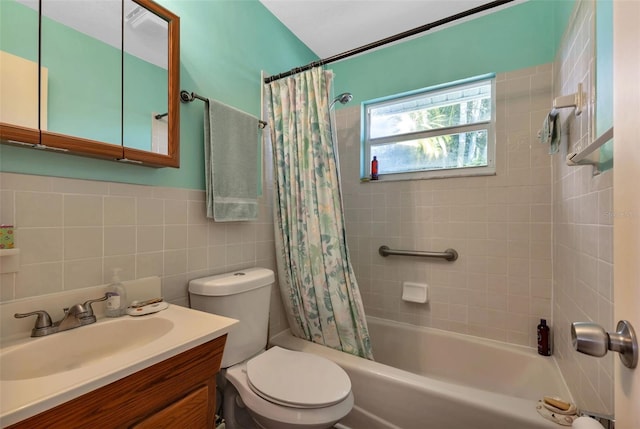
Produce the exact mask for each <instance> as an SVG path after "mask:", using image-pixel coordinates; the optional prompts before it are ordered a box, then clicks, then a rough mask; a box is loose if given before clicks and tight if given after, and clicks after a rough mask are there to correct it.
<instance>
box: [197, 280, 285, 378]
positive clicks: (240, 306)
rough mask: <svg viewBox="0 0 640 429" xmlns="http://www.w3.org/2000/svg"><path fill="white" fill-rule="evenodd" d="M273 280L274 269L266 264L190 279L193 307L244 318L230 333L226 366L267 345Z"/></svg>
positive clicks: (255, 352) (226, 351)
mask: <svg viewBox="0 0 640 429" xmlns="http://www.w3.org/2000/svg"><path fill="white" fill-rule="evenodd" d="M273 282H274V274H273V271H271V270H268V269H266V268H248V269H246V270H238V271H234V272H232V273H226V274H219V275H215V276H210V277H203V278H200V279H194V280H191V281H190V282H189V296H190V299H191V308H193V309H195V310H200V311H206V312H207V313H213V314H218V315H220V316H226V317H231V318H233V319H237V320H239V321H240V322H239V323H237V324H235V325H234V326H232V327H231V330H230V331H229V333H228V335H227V343H226V345H225V347H224V354H223V355H222V365H221V366H222V368H228V367H230V366H232V365H235V364H236V363H239V362H242V361H243V360H245V359H248V358H250V357H251V356H253V355H255V354H257V353H258V352H260V351H261V350H264V349H265V348H266V345H267V335H268V332H267V327H268V325H269V301H270V298H271V285H272V284H273Z"/></svg>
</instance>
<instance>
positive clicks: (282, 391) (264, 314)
mask: <svg viewBox="0 0 640 429" xmlns="http://www.w3.org/2000/svg"><path fill="white" fill-rule="evenodd" d="M274 278H275V276H274V273H273V271H271V270H267V269H264V268H250V269H247V270H242V271H238V272H234V273H228V274H220V275H217V276H210V277H205V278H202V279H195V280H191V281H190V282H189V295H190V298H191V307H192V308H194V309H196V310H201V311H207V312H210V313H214V314H219V315H221V316H227V317H232V318H235V319H238V320H239V323H238V324H236V325H234V326H233V327H232V328H231V330H230V331H229V334H228V336H227V342H226V345H225V349H224V353H223V357H222V365H221V366H222V371H221V374H220V375H221V377H219V379H218V384H219V385H220V387H221V388H222V389H223V390H222V392H223V394H222V396H223V398H222V401H223V406H222V417H223V418H224V420H225V423H226V428H227V429H256V428H260V429H295V428H301V429H328V428H331V427H332V426H333V425H334V424H335V423H337V422H338V421H340V420H341V419H342V418H343V417H345V416H346V415H347V414H348V413H349V412H350V411H351V408H352V407H353V394H352V393H351V381H350V380H349V376H348V375H347V373H346V372H345V371H344V370H343V369H342V368H340V367H339V366H338V365H337V364H335V363H334V362H332V361H330V360H328V359H326V358H323V357H320V356H316V355H312V354H310V353H304V352H297V351H291V350H286V349H282V348H280V347H273V348H271V349H268V350H265V349H266V344H267V327H268V319H269V298H270V295H271V294H270V290H271V284H273V282H274Z"/></svg>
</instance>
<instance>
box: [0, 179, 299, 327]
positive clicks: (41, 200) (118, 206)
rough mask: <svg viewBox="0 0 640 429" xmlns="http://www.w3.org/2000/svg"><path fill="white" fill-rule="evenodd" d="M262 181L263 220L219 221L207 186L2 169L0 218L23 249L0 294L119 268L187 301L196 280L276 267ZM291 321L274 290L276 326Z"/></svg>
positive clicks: (1, 279)
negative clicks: (209, 212) (211, 214)
mask: <svg viewBox="0 0 640 429" xmlns="http://www.w3.org/2000/svg"><path fill="white" fill-rule="evenodd" d="M270 170H271V168H266V169H265V171H266V172H267V174H270ZM265 183H267V184H269V186H268V187H266V188H265V195H264V196H262V197H261V198H260V201H259V204H260V211H259V213H260V214H259V218H258V220H257V221H255V222H230V223H216V222H214V221H212V220H210V219H207V218H206V216H205V212H206V211H205V195H204V191H197V190H190V189H176V188H160V187H153V186H141V185H130V184H123V183H111V182H95V181H87V180H76V179H64V178H56V177H46V176H31V175H22V174H13V173H0V204H1V205H0V223H6V224H13V225H15V227H16V247H18V248H20V252H21V253H20V270H19V272H18V273H11V274H2V275H0V300H1V301H10V300H14V299H20V298H25V297H30V296H35V295H43V294H48V293H54V292H59V291H62V290H68V289H76V288H85V287H90V286H96V285H100V284H105V283H109V281H110V279H111V270H112V268H115V267H119V268H122V272H121V277H122V279H123V280H131V279H135V278H142V277H148V276H151V275H158V276H160V277H161V278H162V291H163V295H164V298H165V299H166V300H168V301H170V302H172V303H175V304H179V305H188V293H187V287H188V282H189V280H190V279H193V278H197V277H202V276H207V275H211V274H218V273H223V272H227V271H233V270H236V269H240V268H247V267H254V266H261V267H266V268H270V269H273V270H274V271H275V251H274V235H273V217H272V210H271V192H272V190H271V188H270V186H271V185H270V179H266V180H265ZM287 327H288V326H287V321H286V317H285V316H284V314H283V312H282V304H281V301H280V294H279V291H278V289H277V287H276V288H274V289H273V294H272V311H271V330H272V331H273V332H279V331H281V330H283V329H286V328H287Z"/></svg>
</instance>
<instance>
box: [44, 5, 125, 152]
mask: <svg viewBox="0 0 640 429" xmlns="http://www.w3.org/2000/svg"><path fill="white" fill-rule="evenodd" d="M41 14H42V24H41V25H42V27H41V31H42V33H41V54H40V55H41V56H40V64H41V65H42V66H43V67H45V68H47V69H48V70H49V82H48V88H49V94H48V95H49V97H48V100H47V110H48V112H49V126H48V128H47V131H50V132H52V133H57V134H64V135H69V136H74V137H78V138H81V139H87V140H93V141H99V142H103V143H108V144H111V145H121V144H122V135H121V131H120V129H121V112H122V82H121V79H119V78H118V77H119V76H120V73H121V70H122V53H121V46H122V29H121V14H122V5H121V4H120V3H119V2H117V1H112V0H106V1H105V0H98V1H91V2H79V1H76V0H42V1H41ZM43 144H47V143H45V142H43Z"/></svg>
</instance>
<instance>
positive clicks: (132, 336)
mask: <svg viewBox="0 0 640 429" xmlns="http://www.w3.org/2000/svg"><path fill="white" fill-rule="evenodd" d="M172 328H173V322H172V321H171V320H168V319H164V318H153V319H141V320H134V319H133V318H126V319H124V318H122V319H115V320H109V321H106V322H104V323H94V324H92V325H87V326H83V327H80V328H76V329H72V330H69V331H64V332H60V333H57V334H51V335H48V336H46V337H42V338H38V339H34V340H33V341H30V342H27V343H26V344H21V345H19V346H16V347H14V348H11V349H10V350H8V351H6V352H3V353H0V380H24V379H29V378H37V377H45V376H48V375H52V374H56V373H59V372H65V371H70V370H73V369H76V368H80V367H82V366H86V365H89V364H92V363H93V362H95V361H97V360H100V359H107V358H109V357H111V356H113V355H114V354H117V353H122V352H124V351H126V350H130V349H134V348H136V347H142V346H144V345H145V344H148V343H150V342H151V341H154V340H156V339H158V338H160V337H162V336H163V335H165V334H167V333H168V332H169V331H170V330H171V329H172Z"/></svg>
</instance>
